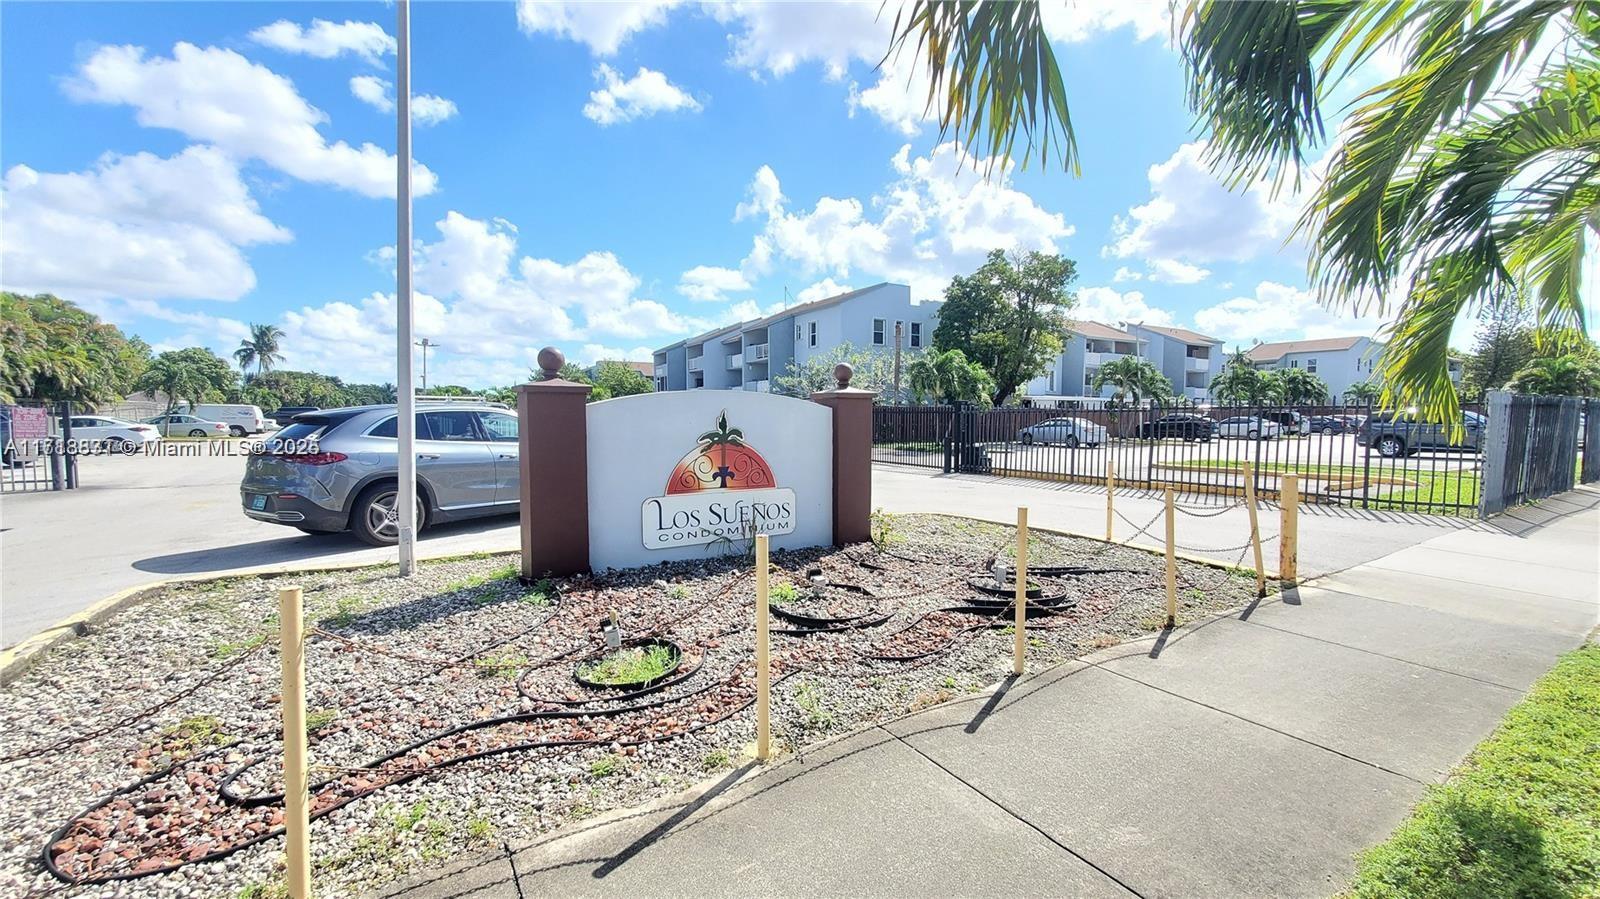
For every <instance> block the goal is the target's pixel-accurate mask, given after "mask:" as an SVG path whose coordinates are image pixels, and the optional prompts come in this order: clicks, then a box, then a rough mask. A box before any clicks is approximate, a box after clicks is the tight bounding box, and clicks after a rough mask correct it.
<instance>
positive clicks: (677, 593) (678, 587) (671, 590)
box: [667, 584, 689, 599]
mask: <svg viewBox="0 0 1600 899" xmlns="http://www.w3.org/2000/svg"><path fill="white" fill-rule="evenodd" d="M667 598H668V599H688V598H689V588H688V587H687V586H686V585H684V584H668V585H667Z"/></svg>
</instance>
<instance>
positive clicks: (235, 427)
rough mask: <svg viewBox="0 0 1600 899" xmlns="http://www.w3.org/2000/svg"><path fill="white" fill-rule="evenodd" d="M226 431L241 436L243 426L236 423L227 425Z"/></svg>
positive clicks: (243, 434) (243, 431)
mask: <svg viewBox="0 0 1600 899" xmlns="http://www.w3.org/2000/svg"><path fill="white" fill-rule="evenodd" d="M228 433H229V434H232V435H233V436H235V437H243V436H245V430H244V428H241V427H239V426H238V425H229V426H228Z"/></svg>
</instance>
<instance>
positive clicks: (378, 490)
mask: <svg viewBox="0 0 1600 899" xmlns="http://www.w3.org/2000/svg"><path fill="white" fill-rule="evenodd" d="M399 494H400V487H399V485H397V484H373V485H372V486H371V487H368V488H367V489H365V490H363V491H361V495H360V496H359V497H357V498H356V503H355V507H354V509H353V510H352V511H351V513H350V530H352V531H354V532H355V535H356V536H357V537H359V538H361V541H362V542H363V543H369V544H371V545H373V546H393V545H395V544H396V543H398V542H400V522H399V517H398V516H397V515H395V511H394V504H395V500H396V499H398V498H399ZM427 523H428V504H427V503H426V502H424V501H423V499H422V493H421V491H418V493H417V530H418V531H421V530H422V529H423V528H424V527H426V526H427Z"/></svg>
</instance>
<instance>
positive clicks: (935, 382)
mask: <svg viewBox="0 0 1600 899" xmlns="http://www.w3.org/2000/svg"><path fill="white" fill-rule="evenodd" d="M906 380H907V382H908V383H909V384H910V387H911V393H912V395H913V396H915V397H916V399H917V402H919V403H920V402H922V400H923V399H924V398H925V397H926V398H932V399H933V401H934V402H936V403H949V402H954V401H956V400H962V401H965V402H969V403H977V404H978V405H980V406H987V405H989V394H990V392H991V391H993V390H994V379H993V378H991V377H990V376H989V373H988V372H987V371H984V370H983V366H981V365H979V364H978V363H976V362H972V361H970V360H969V359H967V354H966V353H963V352H962V351H960V350H946V351H945V352H942V353H941V352H939V351H938V350H932V351H930V352H928V353H926V354H924V355H922V356H920V357H919V358H917V359H914V360H912V362H911V364H910V365H908V366H906Z"/></svg>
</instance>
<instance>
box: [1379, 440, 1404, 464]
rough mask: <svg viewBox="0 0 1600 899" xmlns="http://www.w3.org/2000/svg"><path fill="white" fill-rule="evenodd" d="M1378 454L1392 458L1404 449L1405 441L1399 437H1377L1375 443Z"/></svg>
mask: <svg viewBox="0 0 1600 899" xmlns="http://www.w3.org/2000/svg"><path fill="white" fill-rule="evenodd" d="M1376 448H1377V450H1378V455H1380V456H1383V457H1385V458H1388V459H1393V458H1394V457H1396V456H1399V455H1401V454H1402V453H1404V452H1405V451H1406V445H1405V442H1404V441H1402V440H1401V439H1400V438H1399V437H1393V436H1383V437H1379V438H1378V442H1377V444H1376Z"/></svg>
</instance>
